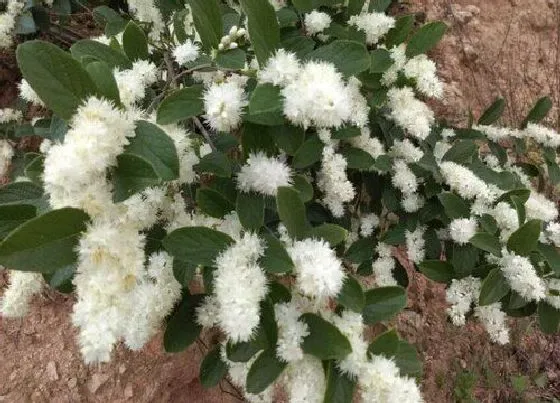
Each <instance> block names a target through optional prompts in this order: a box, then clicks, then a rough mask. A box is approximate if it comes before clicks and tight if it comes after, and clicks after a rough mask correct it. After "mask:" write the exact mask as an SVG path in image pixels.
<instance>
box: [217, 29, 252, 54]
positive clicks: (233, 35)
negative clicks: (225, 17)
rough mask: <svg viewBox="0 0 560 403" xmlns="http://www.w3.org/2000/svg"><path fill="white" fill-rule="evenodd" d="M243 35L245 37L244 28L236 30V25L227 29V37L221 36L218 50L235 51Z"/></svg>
mask: <svg viewBox="0 0 560 403" xmlns="http://www.w3.org/2000/svg"><path fill="white" fill-rule="evenodd" d="M245 35H247V31H246V30H245V28H238V27H237V25H234V26H233V27H231V28H230V29H229V33H228V34H227V35H224V36H222V39H221V40H220V43H219V45H218V50H228V49H237V47H238V46H239V44H238V41H239V39H241V38H243V37H245Z"/></svg>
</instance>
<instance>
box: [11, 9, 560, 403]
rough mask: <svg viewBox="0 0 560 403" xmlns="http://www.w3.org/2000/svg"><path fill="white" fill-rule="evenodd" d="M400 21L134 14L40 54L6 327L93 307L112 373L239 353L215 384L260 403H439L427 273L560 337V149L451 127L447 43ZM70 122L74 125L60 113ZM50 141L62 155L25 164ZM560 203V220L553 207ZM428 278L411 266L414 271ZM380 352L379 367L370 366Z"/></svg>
mask: <svg viewBox="0 0 560 403" xmlns="http://www.w3.org/2000/svg"><path fill="white" fill-rule="evenodd" d="M390 3H391V2H390V1H383V0H372V1H365V0H346V1H342V0H292V1H291V2H289V1H283V0H270V2H267V1H264V0H240V1H239V2H237V1H233V0H229V1H224V2H220V1H218V0H188V1H186V2H185V4H183V2H181V1H165V0H164V1H158V2H151V1H140V0H130V1H129V2H128V5H129V7H130V10H131V12H132V14H131V15H130V16H128V15H126V14H122V13H117V12H116V11H114V10H113V9H111V8H109V7H106V6H101V7H98V8H96V9H95V13H96V17H97V19H98V20H100V21H103V22H104V23H105V35H103V36H101V37H98V38H92V39H86V40H80V41H78V42H76V43H74V44H73V45H72V46H71V48H70V50H69V51H65V50H62V49H60V48H58V47H57V46H55V45H53V44H49V43H47V42H42V41H34V40H32V41H27V42H24V43H22V44H20V45H19V46H18V48H17V60H18V64H19V67H20V69H21V72H22V74H23V77H24V80H23V81H22V83H21V85H20V90H21V97H22V98H23V99H24V100H26V101H28V102H31V103H34V104H38V105H42V106H43V107H44V111H45V114H44V117H42V118H39V119H35V120H34V121H33V122H23V119H22V113H21V111H20V110H16V109H4V110H2V111H0V122H1V124H2V126H1V127H2V129H3V131H4V139H2V140H0V141H1V143H0V157H1V159H2V160H1V161H0V168H1V169H2V170H3V172H4V173H6V172H7V170H8V167H9V166H10V165H12V169H11V175H12V176H13V182H12V183H10V184H8V185H5V186H4V187H2V188H0V238H1V239H2V241H1V243H0V264H2V265H4V266H5V267H7V268H9V269H10V270H11V272H10V282H11V285H10V287H9V288H8V289H7V290H6V292H5V294H4V297H3V300H2V305H1V309H2V314H3V315H4V316H7V317H8V316H21V315H23V314H25V311H26V308H27V302H28V301H29V299H30V297H31V296H32V295H33V294H35V293H37V292H39V291H40V290H41V289H42V287H43V286H44V284H48V285H49V286H51V287H54V288H56V289H58V290H60V291H63V292H72V291H73V292H75V294H76V298H77V300H76V303H75V305H74V311H73V314H72V320H73V322H74V324H75V325H76V326H77V327H78V328H79V336H78V342H79V345H80V348H81V351H82V353H83V357H84V360H85V361H86V362H88V363H93V362H102V361H108V360H110V358H111V352H112V350H113V347H114V345H115V344H116V343H117V342H120V341H123V342H124V343H125V344H126V345H127V346H128V347H129V348H131V349H139V348H141V347H142V346H143V345H144V344H145V343H146V342H147V341H148V340H149V339H150V338H151V337H152V336H153V335H154V334H155V333H156V332H157V331H158V330H159V329H160V327H161V325H164V326H165V337H164V344H165V348H166V350H167V351H181V350H184V349H185V348H187V347H188V346H189V345H190V344H192V343H193V342H194V341H195V340H197V338H199V337H200V335H201V332H202V331H203V329H207V328H215V329H219V330H220V332H221V336H220V340H221V341H220V342H219V344H218V345H216V346H212V347H211V349H210V351H209V352H208V355H207V356H206V358H205V359H204V361H203V363H202V365H201V374H200V377H201V381H202V383H203V385H204V386H206V387H212V386H215V385H216V384H218V383H219V382H220V381H221V380H222V379H223V378H224V377H225V376H228V377H229V379H230V380H231V382H232V383H233V384H235V385H236V386H237V387H239V388H240V389H241V390H242V391H243V393H244V395H245V397H246V398H247V399H248V400H250V401H272V400H273V399H274V393H275V391H276V390H277V389H278V388H277V386H280V387H282V388H284V390H285V391H286V393H287V395H288V396H289V399H290V401H293V402H300V401H301V402H303V401H305V402H320V401H325V402H350V401H352V396H353V394H354V391H356V393H357V394H358V396H359V397H360V398H361V399H362V400H363V401H365V402H399V403H400V402H418V401H422V398H421V395H420V392H419V389H418V386H417V385H416V382H415V377H419V376H421V371H422V368H421V363H420V361H419V359H418V357H417V355H416V351H415V349H414V347H413V346H411V345H410V344H408V343H407V342H406V341H404V340H401V339H399V337H398V335H397V333H396V331H395V330H393V329H389V330H388V331H387V332H385V333H383V334H381V335H379V336H377V337H376V338H375V339H374V340H369V339H367V338H365V336H364V328H365V327H366V326H368V325H373V324H376V323H379V322H387V321H389V320H390V319H392V318H393V317H394V316H395V315H397V314H398V313H399V312H400V311H401V310H403V309H404V308H405V307H406V305H407V300H406V287H407V286H408V283H409V278H408V276H409V275H410V274H411V273H410V272H407V269H406V268H405V267H404V266H403V263H405V262H404V260H403V259H397V258H396V256H397V251H401V252H403V254H401V257H403V256H406V257H407V258H408V260H409V261H410V262H412V263H413V265H414V268H415V270H418V271H419V272H421V273H423V275H425V276H426V277H428V278H429V279H431V280H433V281H436V282H440V283H444V284H446V285H447V300H448V303H449V308H448V314H449V317H450V319H451V321H452V322H453V323H454V324H455V325H458V326H460V325H463V324H464V323H465V321H466V320H467V318H468V317H470V316H473V318H474V319H475V320H478V321H480V322H481V323H482V324H483V325H484V327H485V328H486V329H487V331H488V334H489V337H490V338H491V339H492V340H493V341H494V342H496V343H501V344H503V343H507V342H508V341H509V331H508V325H507V316H513V317H519V316H529V315H533V314H534V315H536V317H537V318H538V322H539V325H540V328H541V329H542V330H543V331H544V332H547V333H553V332H556V331H557V330H558V326H559V322H560V255H559V254H558V251H557V247H560V222H558V221H557V219H558V210H557V207H556V203H555V202H553V201H552V200H553V199H552V194H553V190H554V188H555V186H556V185H557V184H558V182H560V169H559V167H558V164H557V155H556V150H557V148H558V146H560V135H559V134H558V133H556V132H555V131H554V130H552V129H549V128H546V127H544V126H542V125H540V124H539V122H540V121H541V120H542V119H543V118H544V117H545V116H546V114H547V112H548V110H549V109H550V107H551V105H550V101H549V100H548V98H543V99H541V100H539V101H538V102H537V103H536V105H535V106H534V108H533V109H532V110H531V111H530V112H529V114H528V116H527V119H526V120H525V121H524V122H523V124H522V125H521V127H520V128H505V127H500V126H498V125H497V124H496V122H497V121H498V120H499V119H500V116H501V114H502V112H503V110H504V100H502V99H498V100H496V102H495V103H494V104H492V105H491V106H490V107H489V108H488V109H487V110H486V111H485V112H484V113H483V115H482V116H480V117H479V119H478V121H477V122H476V123H475V122H474V119H473V121H472V122H471V124H470V125H469V127H466V128H459V127H451V126H448V125H446V124H444V123H441V122H438V121H437V119H436V117H435V116H434V113H433V112H432V110H431V109H430V108H429V106H428V105H427V104H426V103H425V101H426V100H427V99H428V98H442V97H444V96H445V95H444V86H443V84H442V83H441V82H440V81H439V79H438V78H437V74H436V66H435V64H434V62H433V61H431V60H430V59H429V58H428V57H427V56H426V55H425V54H426V52H428V51H429V50H430V49H432V48H433V47H434V46H435V45H436V44H437V42H438V41H439V40H440V39H441V37H442V36H443V35H444V32H445V29H446V27H445V24H443V23H441V22H431V23H427V24H425V25H422V26H416V24H415V20H414V17H413V16H411V15H405V16H401V17H398V18H394V17H391V16H388V15H386V14H385V13H384V11H385V9H386V8H387V7H388V6H389V4H390ZM51 112H52V113H51ZM24 136H39V137H42V138H43V141H42V144H41V148H40V152H39V153H25V154H23V153H21V151H18V150H14V148H13V144H14V143H15V142H17V140H18V139H19V138H21V137H24ZM547 195H548V196H547ZM405 265H406V264H405ZM370 342H371V343H370Z"/></svg>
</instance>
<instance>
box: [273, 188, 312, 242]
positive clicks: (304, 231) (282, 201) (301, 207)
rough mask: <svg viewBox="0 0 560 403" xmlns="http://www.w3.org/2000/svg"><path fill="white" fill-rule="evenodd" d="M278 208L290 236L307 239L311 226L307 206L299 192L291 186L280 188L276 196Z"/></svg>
mask: <svg viewBox="0 0 560 403" xmlns="http://www.w3.org/2000/svg"><path fill="white" fill-rule="evenodd" d="M276 206H277V209H278V215H279V217H280V220H282V222H283V223H284V225H285V226H286V229H287V230H288V234H289V235H290V236H291V237H292V238H295V239H304V238H306V237H307V235H308V234H309V232H310V230H311V226H310V224H309V222H308V221H307V215H306V212H305V204H303V201H302V200H301V198H300V197H299V192H298V191H297V190H295V189H294V188H292V187H289V186H280V187H279V188H278V194H277V195H276Z"/></svg>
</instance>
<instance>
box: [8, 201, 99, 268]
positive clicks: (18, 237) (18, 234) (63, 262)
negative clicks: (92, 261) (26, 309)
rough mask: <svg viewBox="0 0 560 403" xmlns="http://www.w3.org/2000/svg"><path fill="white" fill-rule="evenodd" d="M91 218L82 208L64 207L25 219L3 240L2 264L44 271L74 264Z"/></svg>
mask: <svg viewBox="0 0 560 403" xmlns="http://www.w3.org/2000/svg"><path fill="white" fill-rule="evenodd" d="M88 220H89V217H88V215H87V214H86V213H84V212H83V211H81V210H77V209H73V208H63V209H59V210H53V211H49V212H47V213H45V214H43V215H41V216H38V217H36V218H33V219H31V220H29V221H27V222H25V223H24V224H22V225H20V226H19V227H18V228H16V229H15V230H14V231H12V232H11V233H10V234H9V235H8V236H7V237H6V238H5V239H4V240H3V241H2V243H0V264H1V265H3V266H6V267H9V268H10V269H13V270H23V271H37V272H43V273H48V272H53V271H55V270H56V269H58V268H60V267H64V266H67V265H69V264H72V263H74V262H75V261H76V258H77V254H76V250H75V249H76V247H77V245H78V241H79V238H80V236H81V234H82V232H83V231H85V229H86V225H87V221H88Z"/></svg>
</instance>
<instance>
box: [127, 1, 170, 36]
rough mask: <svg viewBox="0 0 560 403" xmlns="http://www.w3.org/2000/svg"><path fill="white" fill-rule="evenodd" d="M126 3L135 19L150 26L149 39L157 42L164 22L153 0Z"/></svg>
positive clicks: (163, 28) (163, 27)
mask: <svg viewBox="0 0 560 403" xmlns="http://www.w3.org/2000/svg"><path fill="white" fill-rule="evenodd" d="M127 3H128V7H129V8H130V11H132V12H133V13H134V16H135V17H136V19H138V20H140V21H143V22H146V23H149V24H151V29H150V31H149V35H150V38H151V39H153V40H159V39H160V37H161V34H162V33H163V31H164V30H165V22H164V21H163V16H162V15H161V12H160V9H159V7H158V5H157V3H156V2H155V1H154V0H127Z"/></svg>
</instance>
